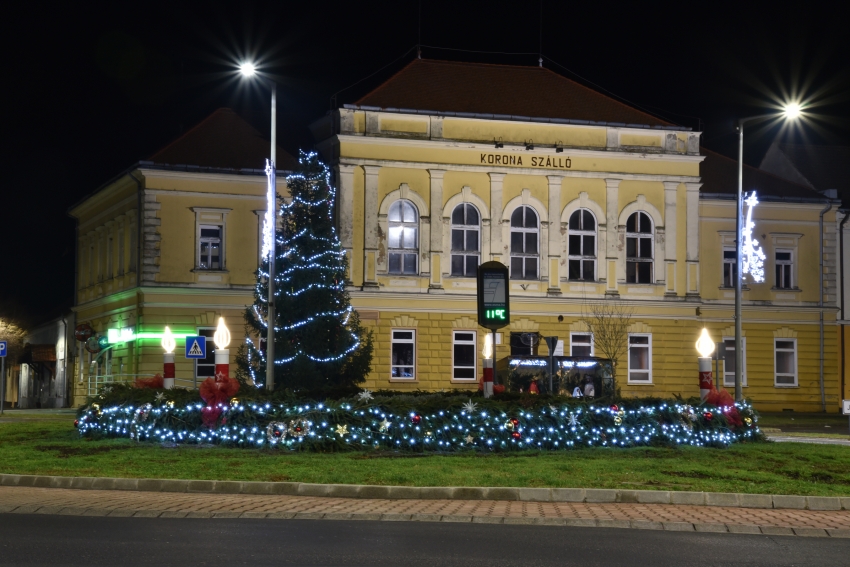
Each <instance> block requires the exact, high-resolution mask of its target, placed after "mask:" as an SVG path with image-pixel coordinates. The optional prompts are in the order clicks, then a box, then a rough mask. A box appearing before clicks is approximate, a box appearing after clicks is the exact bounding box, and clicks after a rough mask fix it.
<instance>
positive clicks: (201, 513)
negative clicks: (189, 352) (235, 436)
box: [0, 486, 850, 538]
mask: <svg viewBox="0 0 850 567" xmlns="http://www.w3.org/2000/svg"><path fill="white" fill-rule="evenodd" d="M4 512H5V513H20V514H31V513H36V514H65V515H76V516H136V517H162V518H186V517H188V518H271V519H287V518H295V519H328V520H334V519H354V520H356V519H363V520H396V521H399V520H401V521H405V520H407V521H443V522H476V523H497V524H498V523H506V524H507V523H517V524H546V525H569V526H588V527H589V526H598V527H621V528H643V529H664V530H678V531H702V532H722V533H753V534H759V533H761V534H768V535H801V536H819V537H845V538H850V512H847V511H815V510H787V509H753V508H726V507H722V506H685V505H673V504H625V503H618V504H590V503H573V502H569V503H568V502H517V501H499V500H413V499H409V500H377V499H372V500H370V499H363V498H327V497H312V496H282V495H247V494H185V493H160V492H133V491H112V490H72V489H62V488H32V487H10V486H2V487H0V513H4Z"/></svg>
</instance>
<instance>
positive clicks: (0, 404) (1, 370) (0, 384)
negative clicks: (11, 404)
mask: <svg viewBox="0 0 850 567" xmlns="http://www.w3.org/2000/svg"><path fill="white" fill-rule="evenodd" d="M0 376H2V378H0V415H3V408H4V407H5V406H6V357H5V356H4V357H3V358H0Z"/></svg>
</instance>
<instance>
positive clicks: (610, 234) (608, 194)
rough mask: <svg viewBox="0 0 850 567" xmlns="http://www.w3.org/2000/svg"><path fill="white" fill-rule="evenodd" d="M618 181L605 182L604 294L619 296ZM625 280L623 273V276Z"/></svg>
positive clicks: (607, 180)
mask: <svg viewBox="0 0 850 567" xmlns="http://www.w3.org/2000/svg"><path fill="white" fill-rule="evenodd" d="M619 222H620V180H619V179H606V180H605V243H606V245H605V279H606V281H607V284H608V285H607V286H606V287H605V293H608V294H615V295H616V294H619V291H618V289H617V276H618V265H619V263H620V262H619V259H620V248H621V247H622V244H621V243H620V236H619ZM623 277H624V278H625V273H624V275H623Z"/></svg>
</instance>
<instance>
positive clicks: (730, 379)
mask: <svg viewBox="0 0 850 567" xmlns="http://www.w3.org/2000/svg"><path fill="white" fill-rule="evenodd" d="M722 340H723V344H724V345H725V344H726V341H732V348H731V349H730V348H729V347H728V345H727V347H726V352H727V353H728V352H729V351H730V350H731V351H732V352H734V351H735V337H723V339H722ZM741 362H742V363H743V364H741V386H743V387H746V386H747V337H741ZM723 385H724V386H726V387H733V386H735V367H734V366H729V359H727V358H724V359H723Z"/></svg>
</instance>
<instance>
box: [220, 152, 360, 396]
mask: <svg viewBox="0 0 850 567" xmlns="http://www.w3.org/2000/svg"><path fill="white" fill-rule="evenodd" d="M298 161H299V167H298V170H297V171H296V172H295V173H294V174H292V175H290V176H288V177H287V186H288V187H289V193H290V199H289V200H288V202H285V203H282V204H281V205H280V206H279V209H278V214H279V215H280V225H281V226H280V228H279V229H278V230H277V240H276V252H277V254H276V256H277V257H276V262H275V310H274V311H275V332H274V340H275V343H274V345H275V347H274V356H275V362H276V364H275V373H274V376H275V390H278V389H284V388H288V389H293V390H307V391H318V390H334V389H347V388H351V387H353V386H355V385H357V384H359V383H361V382H363V380H364V379H365V378H366V375H367V374H368V373H369V371H370V369H371V362H372V350H373V348H372V338H371V334H370V333H366V332H364V330H363V328H362V327H361V326H360V320H359V318H358V316H357V312H356V311H354V309H353V308H352V307H351V301H350V298H349V295H348V292H347V291H346V290H345V274H346V269H347V264H348V259H347V258H346V256H345V252H344V251H343V250H342V247H341V246H340V242H339V238H338V237H337V234H336V230H335V228H334V223H333V206H334V200H335V196H336V192H335V190H334V188H333V187H332V185H331V183H330V172H329V170H328V168H327V166H325V164H323V163H322V162H321V161H319V158H318V156H317V155H316V154H315V153H309V154H308V153H304V152H301V155H300V157H299V160H298ZM268 272H269V265H268V260H266V261H265V262H263V265H262V266H260V269H259V270H258V273H257V284H256V287H255V290H254V304H253V305H251V306H250V307H248V309H247V311H246V313H245V319H246V322H247V331H248V333H247V335H248V336H247V338H246V344H245V345H244V346H243V347H242V348H241V349H240V354H239V356H238V358H237V363H238V366H239V373H238V375H237V376H239V377H241V378H249V379H250V380H251V381H253V383H254V384H256V385H258V386H262V385H263V384H264V382H265V378H266V364H267V361H266V358H265V352H264V349H261V348H260V344H258V342H257V338H258V337H259V338H261V339H263V340H265V339H266V337H267V323H266V322H267V314H268V310H267V298H268Z"/></svg>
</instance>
